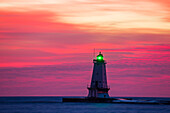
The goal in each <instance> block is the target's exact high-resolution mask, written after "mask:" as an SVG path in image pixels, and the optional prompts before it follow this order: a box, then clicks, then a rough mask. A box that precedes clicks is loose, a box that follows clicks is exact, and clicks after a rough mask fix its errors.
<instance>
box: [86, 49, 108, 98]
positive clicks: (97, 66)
mask: <svg viewBox="0 0 170 113" xmlns="http://www.w3.org/2000/svg"><path fill="white" fill-rule="evenodd" d="M93 63H94V67H93V74H92V79H91V85H90V87H87V88H88V90H89V94H88V98H109V95H108V91H109V90H110V88H109V87H108V86H107V77H106V62H105V60H103V55H102V54H101V52H100V53H99V55H97V58H96V59H93Z"/></svg>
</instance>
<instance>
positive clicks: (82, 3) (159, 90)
mask: <svg viewBox="0 0 170 113" xmlns="http://www.w3.org/2000/svg"><path fill="white" fill-rule="evenodd" d="M169 15H170V2H169V0H100V1H98V0H0V77H1V79H0V96H21V95H22V96H28V95H42V96H44V95H46V96H49V95H56V96H87V93H88V92H87V88H86V87H87V84H90V80H91V76H92V68H93V63H92V59H93V49H94V48H96V54H97V52H99V51H102V53H103V54H104V59H105V60H106V61H107V76H108V85H109V86H110V88H111V90H110V91H109V94H110V96H136V97H139V96H145V97H152V96H153V97H170V82H169V81H170V16H169Z"/></svg>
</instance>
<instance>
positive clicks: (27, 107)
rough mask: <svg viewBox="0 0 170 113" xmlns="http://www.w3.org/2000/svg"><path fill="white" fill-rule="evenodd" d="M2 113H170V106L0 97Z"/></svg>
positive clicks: (53, 98)
mask: <svg viewBox="0 0 170 113" xmlns="http://www.w3.org/2000/svg"><path fill="white" fill-rule="evenodd" d="M131 98H132V97H131ZM135 99H149V100H170V98H146V97H145V98H139V97H136V98H135ZM0 113H170V105H149V104H115V103H114V104H113V103H74V102H70V103H63V102H61V97H0Z"/></svg>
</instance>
